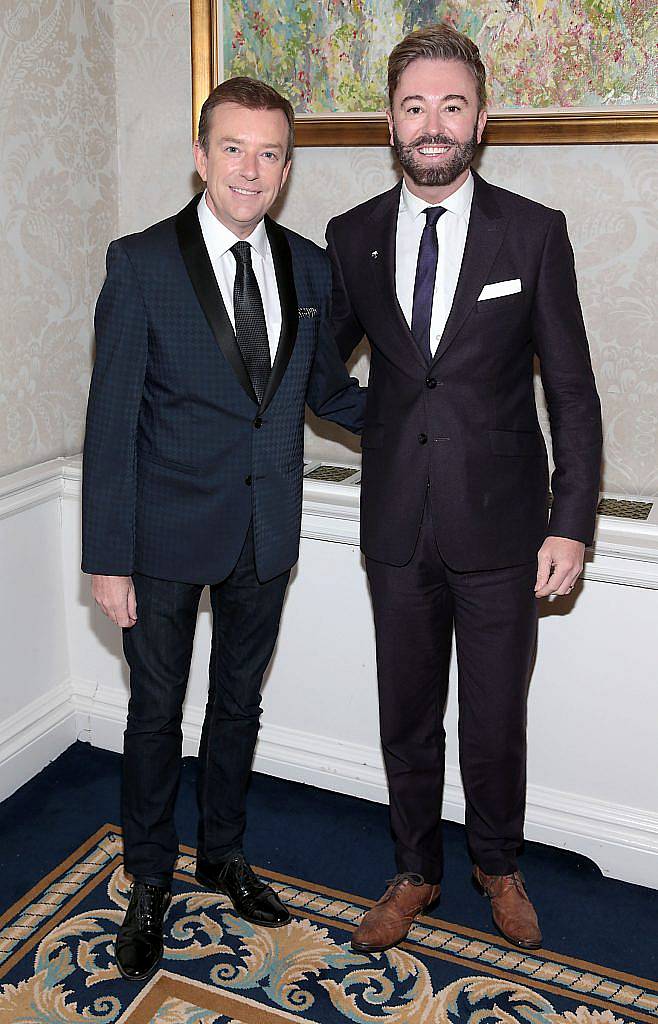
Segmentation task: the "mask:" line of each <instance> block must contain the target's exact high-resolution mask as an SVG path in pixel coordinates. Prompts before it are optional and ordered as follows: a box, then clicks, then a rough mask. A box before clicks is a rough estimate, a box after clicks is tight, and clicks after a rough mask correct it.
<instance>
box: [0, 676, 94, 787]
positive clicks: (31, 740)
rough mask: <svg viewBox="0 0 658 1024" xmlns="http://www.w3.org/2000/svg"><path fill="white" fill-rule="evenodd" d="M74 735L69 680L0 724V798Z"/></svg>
mask: <svg viewBox="0 0 658 1024" xmlns="http://www.w3.org/2000/svg"><path fill="white" fill-rule="evenodd" d="M76 739H77V732H76V719H75V712H74V710H73V706H72V703H71V683H70V682H69V681H68V680H67V681H65V682H63V683H60V684H59V685H58V686H54V687H53V689H52V690H50V691H49V692H48V693H46V694H44V696H42V697H38V698H37V699H36V700H33V701H31V702H30V703H29V704H27V705H26V706H25V707H24V708H21V710H20V711H18V712H16V714H14V715H12V716H11V717H10V718H8V719H6V721H4V722H3V723H2V726H0V800H4V799H6V797H8V796H11V794H12V793H14V792H15V791H16V790H17V789H19V787H20V786H22V785H24V783H26V782H28V781H29V780H30V779H31V778H33V777H34V776H35V775H37V774H38V773H39V772H40V771H41V770H42V768H45V767H46V765H47V764H48V763H49V762H50V761H53V760H54V759H55V758H56V757H59V755H60V754H61V753H63V752H64V751H65V750H66V748H67V747H70V746H71V744H72V743H74V742H75V740H76Z"/></svg>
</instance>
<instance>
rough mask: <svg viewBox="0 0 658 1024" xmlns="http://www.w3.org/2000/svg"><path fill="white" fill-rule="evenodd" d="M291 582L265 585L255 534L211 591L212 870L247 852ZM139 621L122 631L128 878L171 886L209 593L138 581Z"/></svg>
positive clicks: (207, 800) (204, 737)
mask: <svg viewBox="0 0 658 1024" xmlns="http://www.w3.org/2000/svg"><path fill="white" fill-rule="evenodd" d="M289 576H290V573H289V572H285V573H283V574H282V575H281V576H277V577H276V578H275V579H273V580H269V581H268V582H267V583H260V582H259V581H258V578H257V576H256V570H255V566H254V547H253V534H252V530H251V528H250V529H249V532H248V534H247V539H246V541H245V545H244V548H243V550H242V553H241V555H240V558H239V560H238V563H237V565H236V566H235V568H234V569H233V571H232V572H231V574H230V575H229V576H228V577H227V578H226V579H225V580H223V581H222V582H221V583H215V584H212V585H211V586H210V601H211V606H212V616H213V629H212V647H211V652H210V667H209V688H208V702H207V704H206V713H205V718H204V722H203V730H202V733H201V744H200V747H199V763H198V787H197V795H198V803H199V835H198V849H199V853H201V854H202V855H203V856H205V857H206V858H207V859H208V860H211V861H213V862H217V861H220V860H222V859H224V858H226V857H228V856H230V854H232V853H233V852H235V851H237V850H239V849H240V848H241V844H242V836H243V833H244V828H245V804H246V793H247V785H248V781H249V776H250V772H251V763H252V759H253V754H254V747H255V745H256V737H257V735H258V727H259V718H260V714H261V706H260V705H261V699H260V688H261V684H262V679H263V673H264V672H265V669H266V667H267V664H268V662H269V660H270V658H271V656H272V652H273V650H274V645H275V643H276V638H277V634H278V630H279V621H280V618H281V611H282V608H283V601H284V596H285V592H286V586H287V584H288V579H289ZM133 580H134V584H135V591H136V595H137V622H136V624H135V625H134V626H133V627H132V628H131V629H124V631H123V646H124V652H125V655H126V660H127V662H128V665H129V666H130V703H129V706H128V723H127V726H126V731H125V736H124V759H123V792H122V811H123V829H124V861H125V866H126V870H127V871H129V872H130V873H131V874H132V875H134V876H135V878H137V879H138V880H140V881H143V882H151V883H153V884H161V885H162V884H168V882H169V880H170V878H171V875H172V872H173V868H174V863H175V861H176V857H177V855H178V838H177V835H176V829H175V824H174V805H175V801H176V793H177V789H178V782H179V774H180V761H181V749H182V729H181V722H182V717H183V701H184V699H185V691H186V688H187V679H188V675H189V671H190V660H191V657H192V646H193V642H194V632H195V629H196V620H197V611H198V606H199V599H200V597H201V593H202V591H203V585H202V584H190V583H174V582H170V581H166V580H158V579H152V578H151V577H148V576H141V575H139V574H135V575H134V577H133Z"/></svg>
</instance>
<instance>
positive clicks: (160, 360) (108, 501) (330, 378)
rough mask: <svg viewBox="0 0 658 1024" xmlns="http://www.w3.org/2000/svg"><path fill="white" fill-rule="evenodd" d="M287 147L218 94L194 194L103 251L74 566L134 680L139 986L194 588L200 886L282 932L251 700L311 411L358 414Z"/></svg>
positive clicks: (128, 932) (161, 904)
mask: <svg viewBox="0 0 658 1024" xmlns="http://www.w3.org/2000/svg"><path fill="white" fill-rule="evenodd" d="M293 132H294V115H293V111H292V107H291V106H290V103H289V102H288V101H287V100H286V99H284V98H283V97H282V96H280V95H279V94H278V93H277V92H276V91H275V90H274V89H272V88H270V87H269V86H267V85H265V84H263V83H261V82H257V81H254V80H252V79H248V78H236V79H231V80H229V81H227V82H224V83H223V84H222V85H219V86H218V87H217V88H216V89H215V90H214V91H213V92H212V93H211V94H210V96H209V97H208V99H207V100H206V102H205V104H204V106H203V109H202V111H201V117H200V122H199V137H198V141H197V142H196V143H195V146H194V158H195V162H196V167H197V171H198V172H199V175H200V176H201V178H202V179H203V180H204V181H205V183H206V190H205V192H204V193H203V194H201V195H200V196H196V198H195V199H193V200H192V202H191V203H190V204H189V205H188V206H186V207H185V209H184V210H182V211H181V213H179V214H178V216H176V217H172V218H170V219H168V220H165V221H162V222H161V223H159V224H156V225H154V226H153V227H150V228H148V229H147V230H146V231H143V232H141V233H139V234H135V235H130V236H128V237H126V238H122V239H120V240H119V241H116V242H113V243H112V244H111V246H110V248H109V251H108V260H107V280H106V282H105V285H104V286H103V290H102V292H101V295H100V298H99V300H98V306H97V310H96V321H95V324H96V341H97V354H96V363H95V367H94V373H93V378H92V383H91V392H90V396H89V408H88V414H87V433H86V439H85V449H84V485H83V570H84V571H85V572H87V573H91V574H93V584H92V586H93V595H94V597H95V599H96V601H97V602H98V604H99V605H100V607H101V608H102V609H103V611H104V612H105V613H106V614H107V615H108V616H109V617H110V618H111V619H112V620H113V621H114V622H116V623H117V625H118V626H120V627H122V628H123V641H124V651H125V655H126V659H127V662H128V664H129V666H130V704H129V709H128V722H127V727H126V732H125V745H124V768H123V796H122V813H123V829H124V849H125V866H126V869H127V871H128V872H130V873H131V874H132V875H133V878H134V883H133V888H132V895H131V899H130V904H129V907H128V910H127V913H126V916H125V920H124V922H123V924H122V926H121V928H120V930H119V934H118V936H117V941H116V959H117V964H118V966H119V969H120V971H121V973H122V974H123V975H124V976H125V977H127V978H131V979H135V980H143V979H144V978H146V977H148V976H149V975H150V974H151V973H152V972H153V971H154V970H155V968H156V966H157V964H158V961H159V960H160V958H161V956H162V949H163V917H164V914H165V912H166V909H167V907H168V905H169V901H170V885H171V877H172V872H173V868H174V863H175V861H176V856H177V852H178V840H177V837H176V832H175V827H174V803H175V797H176V790H177V786H178V778H179V769H180V759H181V739H182V737H181V719H182V707H183V699H184V696H185V689H186V685H187V678H188V673H189V667H190V659H191V655H192V644H193V639H194V632H195V626H196V618H197V608H198V603H199V598H200V596H201V592H202V591H203V589H204V586H205V585H208V586H209V588H210V600H211V605H212V613H213V632H212V650H211V653H210V669H209V692H208V703H207V707H206V714H205V720H204V724H203V731H202V735H201V744H200V749H199V760H198V802H199V834H198V851H197V868H196V877H197V879H198V880H199V881H200V882H201V883H202V884H203V885H205V886H206V887H207V888H209V889H212V890H214V891H216V892H222V893H225V894H226V895H228V896H229V898H230V899H231V901H232V903H233V906H234V908H235V910H236V912H237V913H238V914H240V915H241V916H242V917H244V918H246V919H247V920H248V921H251V922H253V923H255V924H258V925H263V926H266V927H277V926H280V925H284V924H286V923H287V922H288V921H289V919H290V915H289V913H288V911H287V909H286V908H285V906H284V905H283V904H282V903H281V902H280V900H279V899H278V897H277V896H276V894H275V893H274V891H273V890H272V889H271V888H270V887H269V886H266V885H265V884H264V883H263V882H262V881H261V880H260V879H259V878H257V877H256V875H255V874H254V873H253V871H252V870H251V868H250V866H249V864H248V862H247V860H246V859H245V856H244V853H243V849H242V837H243V833H244V829H245V800H246V789H247V783H248V780H249V775H250V771H251V763H252V758H253V753H254V746H255V743H256V736H257V732H258V724H259V715H260V688H261V682H262V678H263V672H264V671H265V668H266V666H267V664H268V662H269V660H270V657H271V654H272V651H273V648H274V644H275V641H276V637H277V632H278V628H279V619H280V615H281V609H282V605H283V600H284V595H285V591H286V586H287V583H288V578H289V575H290V569H291V566H292V565H293V564H294V563H295V561H296V560H297V557H298V549H299V532H300V521H301V505H302V474H303V447H302V446H303V427H304V404H305V402H308V404H309V405H310V406H311V408H312V409H313V410H314V412H316V413H317V414H318V415H320V416H325V417H327V418H329V419H332V420H335V421H336V422H338V423H341V424H343V425H344V426H345V427H347V428H348V429H350V430H352V431H357V432H358V431H359V430H360V428H361V425H362V419H363V404H364V393H363V391H362V390H361V389H360V388H359V386H358V382H357V381H355V380H350V378H349V377H348V375H347V372H346V370H345V367H344V365H343V363H342V361H341V359H340V356H339V354H338V350H337V348H336V346H335V344H334V342H333V339H332V336H331V334H330V330H329V302H330V294H331V270H330V265H329V261H328V259H327V257H326V255H325V253H324V252H323V251H322V250H321V249H319V248H318V247H317V246H316V245H314V244H313V243H312V242H310V241H308V240H306V239H305V238H302V237H300V236H299V235H297V234H295V233H294V232H291V231H288V230H286V229H284V228H281V227H279V226H278V225H277V224H276V223H275V222H274V221H272V220H271V219H270V218H269V217H268V216H267V211H268V210H269V209H270V207H271V206H272V204H273V203H274V201H275V200H276V199H277V197H278V195H279V193H280V191H281V189H282V188H283V186H284V184H285V182H286V178H287V177H288V173H289V171H290V160H291V156H292V147H293Z"/></svg>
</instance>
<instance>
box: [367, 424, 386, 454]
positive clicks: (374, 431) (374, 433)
mask: <svg viewBox="0 0 658 1024" xmlns="http://www.w3.org/2000/svg"><path fill="white" fill-rule="evenodd" d="M383 444H384V424H383V423H372V424H370V425H367V426H365V427H364V428H363V430H362V432H361V447H362V448H381V447H382V445H383Z"/></svg>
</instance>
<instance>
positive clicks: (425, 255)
mask: <svg viewBox="0 0 658 1024" xmlns="http://www.w3.org/2000/svg"><path fill="white" fill-rule="evenodd" d="M445 212H446V211H445V209H444V208H443V207H442V206H428V207H427V209H426V210H425V227H424V228H423V233H422V235H421V238H420V248H419V249H418V262H417V263H416V280H415V282H414V305H413V310H412V313H411V333H412V334H413V336H414V338H415V339H416V341H417V343H418V345H419V347H420V349H421V351H422V352H423V353H424V354H425V356H426V357H427V359H428V361H429V360H431V358H432V353H431V352H430V323H431V320H432V304H433V302H434V279H435V277H436V264H437V262H438V259H439V243H438V240H437V237H436V222H437V221H438V219H439V217H440V216H441V215H442V214H443V213H445Z"/></svg>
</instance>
